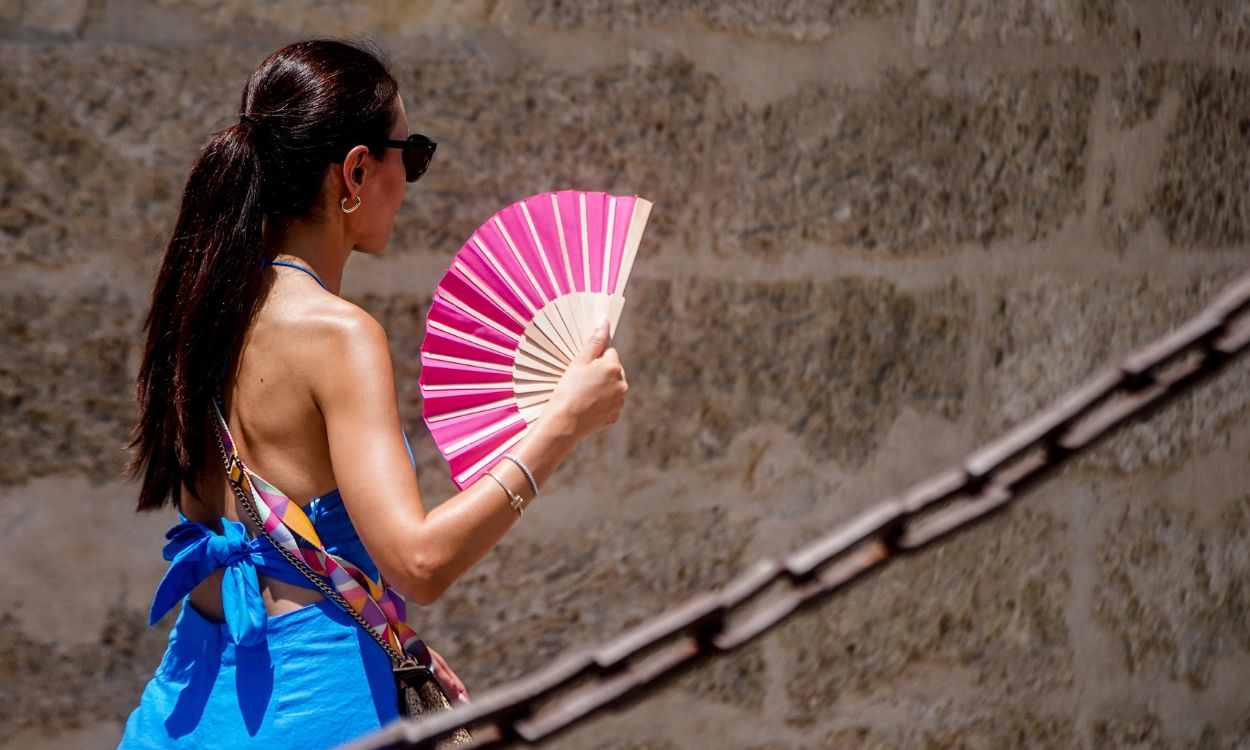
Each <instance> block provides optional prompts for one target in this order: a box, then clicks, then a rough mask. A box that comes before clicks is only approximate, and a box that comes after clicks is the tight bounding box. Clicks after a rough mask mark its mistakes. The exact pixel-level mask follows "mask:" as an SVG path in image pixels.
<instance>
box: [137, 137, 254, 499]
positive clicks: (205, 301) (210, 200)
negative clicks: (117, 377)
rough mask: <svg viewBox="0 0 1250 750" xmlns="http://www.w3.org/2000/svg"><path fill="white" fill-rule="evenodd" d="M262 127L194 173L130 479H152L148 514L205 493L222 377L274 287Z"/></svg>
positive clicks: (165, 285) (141, 384)
mask: <svg viewBox="0 0 1250 750" xmlns="http://www.w3.org/2000/svg"><path fill="white" fill-rule="evenodd" d="M251 130H252V126H251V125H249V124H247V123H240V124H238V125H235V126H234V127H231V128H227V129H225V130H223V131H220V132H218V133H216V134H214V135H213V137H212V138H211V139H210V140H209V142H208V143H207V144H206V145H205V146H204V147H203V149H201V151H200V155H199V158H198V159H197V160H196V162H195V165H194V166H193V167H192V168H191V174H190V176H189V177H188V178H187V185H186V189H185V190H183V194H182V206H181V208H180V209H179V211H178V220H177V222H176V223H175V225H174V232H173V235H172V237H171V238H170V240H169V244H168V245H167V246H166V248H165V257H164V260H163V261H162V263H161V269H160V272H159V273H158V275H157V278H156V286H155V289H154V291H153V294H152V307H151V309H150V310H149V312H148V316H147V320H146V322H145V323H144V328H145V329H146V330H147V334H148V340H147V347H146V349H145V350H144V356H143V363H142V365H141V366H140V369H139V380H138V384H137V386H136V389H135V395H136V398H137V400H138V402H139V410H140V414H141V417H140V420H139V422H138V424H137V425H136V426H135V429H134V430H133V438H132V439H131V441H130V443H128V445H127V447H129V448H135V449H136V450H135V452H134V453H133V454H132V456H131V459H130V462H129V463H128V464H127V466H126V472H127V473H128V474H129V475H130V476H138V475H139V474H140V473H142V475H143V486H142V488H141V490H140V492H139V504H138V509H139V510H141V511H143V510H156V509H159V508H161V507H162V506H164V505H165V503H166V502H168V501H171V500H172V502H173V503H174V504H175V505H177V504H178V503H179V502H180V501H181V499H182V487H183V485H184V484H185V485H186V486H187V487H189V488H191V491H192V493H193V494H194V492H195V489H194V488H195V485H196V481H195V479H196V477H197V476H199V474H200V473H201V472H202V470H203V468H204V460H205V451H204V446H205V438H206V437H207V434H208V433H207V428H208V426H209V422H208V419H207V416H208V409H209V404H210V401H209V399H210V398H212V397H213V386H214V385H215V383H216V381H217V376H218V371H219V368H220V367H221V366H222V364H224V363H225V362H227V361H228V359H229V358H230V357H231V355H232V354H233V353H234V352H235V351H237V350H238V348H239V345H240V344H241V342H242V338H243V334H244V332H245V331H246V330H247V327H248V325H249V323H250V322H251V318H252V315H253V314H254V313H255V311H256V308H257V306H258V302H259V301H260V298H261V293H262V291H263V286H264V279H265V277H264V274H263V273H262V271H261V261H262V258H263V255H262V250H261V227H262V221H263V214H262V210H261V203H260V183H261V175H260V165H259V160H258V158H257V152H256V148H255V145H254V142H253V136H254V133H252V132H251Z"/></svg>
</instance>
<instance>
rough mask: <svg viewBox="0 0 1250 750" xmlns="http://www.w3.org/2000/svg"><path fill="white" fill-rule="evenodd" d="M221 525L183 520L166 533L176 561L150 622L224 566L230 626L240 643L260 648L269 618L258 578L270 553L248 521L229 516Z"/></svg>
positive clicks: (224, 606)
mask: <svg viewBox="0 0 1250 750" xmlns="http://www.w3.org/2000/svg"><path fill="white" fill-rule="evenodd" d="M221 526H222V530H221V532H220V533H218V532H217V531H216V530H214V529H212V528H209V527H208V526H205V525H204V524H202V523H198V522H196V521H183V522H182V523H180V524H178V525H177V526H175V527H173V528H172V529H170V530H169V532H168V533H166V534H165V538H166V539H168V540H169V543H168V544H166V545H165V549H164V550H162V554H163V555H164V557H165V559H166V560H169V561H170V565H169V570H167V571H165V577H164V578H162V579H161V582H160V584H159V585H158V586H157V587H156V596H155V597H154V598H153V599H152V609H151V611H150V612H149V614H148V624H155V623H156V622H157V621H158V620H160V619H161V618H162V617H164V616H165V614H166V613H167V612H169V610H170V609H172V608H173V606H174V605H175V604H177V603H178V601H179V600H181V599H182V598H183V597H184V596H186V595H187V594H189V593H191V590H192V589H194V588H195V587H196V586H198V585H199V584H200V582H201V581H203V580H204V579H205V578H207V577H208V576H210V575H212V573H213V572H214V571H217V570H221V571H222V572H223V574H222V579H221V607H222V610H223V611H224V612H225V615H226V629H227V630H228V631H229V632H230V637H231V640H233V641H234V642H235V643H237V644H239V645H241V646H254V645H256V644H258V643H260V642H261V641H262V640H263V639H264V637H265V625H266V620H267V618H268V615H267V614H266V612H265V601H264V599H262V598H261V596H260V581H259V580H258V579H257V578H256V567H257V566H258V565H261V564H263V563H264V556H263V555H262V554H261V553H260V551H259V550H258V549H257V546H256V542H255V541H254V540H251V539H249V538H248V536H247V529H246V528H244V526H243V524H241V523H239V522H238V521H231V520H230V519H227V518H223V519H221Z"/></svg>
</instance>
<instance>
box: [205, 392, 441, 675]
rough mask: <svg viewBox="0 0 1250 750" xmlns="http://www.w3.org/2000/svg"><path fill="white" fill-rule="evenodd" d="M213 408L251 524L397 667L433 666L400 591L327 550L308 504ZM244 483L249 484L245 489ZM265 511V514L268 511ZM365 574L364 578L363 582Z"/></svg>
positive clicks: (237, 491) (222, 447)
mask: <svg viewBox="0 0 1250 750" xmlns="http://www.w3.org/2000/svg"><path fill="white" fill-rule="evenodd" d="M212 408H213V413H214V414H215V415H216V418H217V423H218V426H219V429H218V430H216V437H217V446H218V448H219V449H220V450H221V456H222V461H223V463H224V466H225V469H226V476H227V478H228V479H229V481H230V487H231V489H232V490H233V491H234V494H235V496H236V497H237V498H238V500H239V504H240V505H242V506H243V508H244V510H245V511H246V512H247V514H248V516H249V517H250V518H251V520H252V523H253V524H255V526H256V528H257V529H258V530H259V531H260V533H261V534H262V535H263V536H264V537H265V539H267V540H268V541H269V543H270V544H272V545H273V546H274V547H275V548H277V550H278V551H279V552H280V553H281V554H282V556H283V557H284V558H285V559H286V560H287V562H289V563H291V565H292V566H294V567H295V569H296V570H298V571H299V572H300V574H302V575H303V576H304V577H305V578H307V579H308V581H309V582H310V583H312V584H313V585H314V586H315V587H316V588H317V589H318V590H319V591H321V593H323V594H324V595H325V596H326V597H327V598H328V599H330V600H332V601H333V602H334V603H335V604H337V605H338V606H339V607H340V608H342V609H343V611H344V612H346V613H347V614H348V615H349V616H350V617H351V618H352V619H353V620H355V621H356V623H357V624H359V625H360V627H361V628H363V629H364V630H365V631H366V632H367V633H369V635H370V636H371V637H372V638H373V639H374V640H375V641H377V643H378V645H379V646H381V647H382V649H383V650H384V651H385V652H386V655H387V656H388V657H390V659H391V662H392V663H393V665H394V666H395V667H396V668H397V669H398V668H404V669H410V668H413V667H414V666H420V667H424V668H429V667H430V665H431V662H432V660H431V658H430V655H429V650H428V649H427V648H426V646H425V644H424V643H423V642H422V641H421V639H420V638H419V637H418V636H417V634H416V633H415V632H414V631H413V630H412V628H410V627H408V625H407V623H406V622H404V619H403V614H402V609H401V608H402V606H403V599H402V597H400V595H399V594H398V592H395V591H394V590H393V589H391V588H390V587H388V586H385V585H382V586H379V585H377V584H374V583H373V582H372V581H371V580H370V579H369V577H368V576H367V575H364V574H363V573H360V572H359V571H357V570H355V569H354V566H350V567H351V568H352V569H353V570H348V567H349V566H348V564H347V563H346V561H341V562H340V561H339V560H336V559H335V556H334V555H331V554H330V553H329V552H327V551H326V549H325V547H324V546H323V545H322V544H321V540H320V538H318V537H317V535H316V532H315V530H313V527H312V522H311V521H309V520H308V517H307V515H305V514H304V512H303V509H302V508H300V507H299V505H297V504H296V503H294V502H293V501H291V500H290V499H289V498H287V497H286V496H285V495H282V494H281V493H280V492H279V491H278V490H277V488H276V487H272V486H271V485H269V484H268V483H267V482H264V480H263V479H261V478H260V477H258V476H256V475H255V474H253V473H252V472H251V471H250V470H249V469H248V468H247V467H246V465H244V464H243V461H242V459H241V458H240V457H239V454H238V452H237V451H236V450H235V448H234V440H233V437H232V436H231V435H230V428H229V425H227V424H226V420H225V417H224V416H222V414H221V410H220V409H219V408H218V406H217V403H216V402H215V401H214V402H213V405H212ZM227 445H229V448H227ZM256 482H264V484H265V486H266V488H267V489H268V490H270V492H269V494H270V495H271V496H273V495H276V496H278V497H277V498H276V499H277V500H278V503H275V504H281V503H282V501H285V507H282V508H279V509H275V508H273V507H272V506H271V505H270V501H271V500H272V499H275V498H272V497H265V495H264V494H261V496H260V498H259V500H258V498H257V494H260V493H259V491H258V489H257V487H256V484H255V483H256ZM244 484H246V485H247V487H246V489H245V488H244ZM262 508H263V510H262ZM276 510H281V511H282V513H281V515H279V513H278V512H275V511H276ZM264 511H268V513H264ZM262 513H264V515H263V516H262ZM288 517H289V518H290V520H293V521H295V523H294V525H295V526H306V527H307V529H306V530H305V533H304V534H300V535H299V536H300V537H302V538H303V539H304V541H305V542H306V543H307V544H309V545H311V546H312V547H313V549H308V550H305V549H303V548H301V547H300V546H299V543H298V541H297V540H296V534H295V533H294V530H293V529H291V528H290V527H289V526H288V525H287V523H286V521H287V520H288ZM301 521H302V523H301ZM275 532H276V533H275ZM276 537H280V538H276ZM309 557H311V558H312V560H313V562H315V563H317V565H318V567H321V568H323V569H324V570H326V575H321V574H319V573H318V571H315V570H313V568H312V566H310V565H309V564H308V558H309ZM353 571H354V572H356V573H358V575H353ZM327 577H328V578H330V581H331V583H333V584H334V585H331V584H330V583H327V582H326V578H327ZM360 579H363V581H362V580H360ZM343 589H346V591H347V593H348V595H350V596H351V599H353V600H355V602H358V605H357V604H354V603H353V602H352V601H349V599H348V597H347V596H345V595H344V592H343ZM388 610H389V611H388ZM371 619H372V620H374V621H375V622H374V623H370V622H369V620H371Z"/></svg>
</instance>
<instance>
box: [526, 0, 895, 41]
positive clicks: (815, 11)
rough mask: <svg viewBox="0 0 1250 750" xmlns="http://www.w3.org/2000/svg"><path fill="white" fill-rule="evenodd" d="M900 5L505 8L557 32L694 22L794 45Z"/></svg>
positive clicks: (608, 3)
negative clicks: (783, 38)
mask: <svg viewBox="0 0 1250 750" xmlns="http://www.w3.org/2000/svg"><path fill="white" fill-rule="evenodd" d="M902 8H903V3H902V2H900V1H899V0H849V1H844V2H836V3H777V2H769V0H747V1H746V2H738V3H721V2H715V0H684V1H683V2H661V1H660V0H624V1H621V2H613V1H612V0H595V1H594V2H569V1H568V0H529V1H527V2H523V3H509V4H508V5H505V6H504V10H505V13H507V15H508V16H509V17H510V20H515V21H519V22H528V23H537V24H541V25H544V26H552V27H555V28H559V29H600V30H616V29H628V28H639V27H656V26H678V25H684V24H685V23H689V22H694V23H697V24H706V25H708V26H710V27H711V28H713V29H716V30H717V31H727V32H731V33H736V34H749V35H760V36H781V37H785V38H789V39H794V40H798V41H809V40H815V39H822V38H824V37H827V36H829V35H830V34H832V33H833V31H834V30H836V29H838V28H839V27H842V26H844V25H845V24H846V23H847V22H848V21H852V20H856V19H860V18H876V17H882V16H892V15H898V14H899V13H900V11H901V10H902Z"/></svg>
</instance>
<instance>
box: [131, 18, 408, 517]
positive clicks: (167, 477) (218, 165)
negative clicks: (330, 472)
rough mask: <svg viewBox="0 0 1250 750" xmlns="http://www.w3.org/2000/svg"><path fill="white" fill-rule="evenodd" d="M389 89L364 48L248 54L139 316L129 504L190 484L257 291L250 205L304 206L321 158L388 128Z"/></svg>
mask: <svg viewBox="0 0 1250 750" xmlns="http://www.w3.org/2000/svg"><path fill="white" fill-rule="evenodd" d="M398 90H399V86H398V84H397V83H396V81H395V78H394V77H393V76H392V75H391V73H390V71H389V70H388V67H387V64H386V62H385V59H384V58H383V56H382V55H381V54H380V53H379V52H378V51H377V50H376V49H372V48H370V47H366V46H365V45H363V44H357V43H350V42H343V41H337V40H329V39H314V40H310V41H303V42H297V43H295V44H291V45H289V46H287V47H283V48H282V49H280V50H278V51H277V52H274V53H273V54H272V55H270V56H269V57H268V58H267V59H266V60H265V61H264V62H263V63H261V65H260V67H259V68H257V69H256V72H255V73H252V75H251V77H250V78H248V81H247V85H246V86H244V87H243V97H242V101H241V103H240V121H239V122H238V123H237V124H235V125H233V126H231V127H228V128H226V129H225V130H221V131H219V132H217V133H214V134H213V135H212V136H211V137H210V138H209V140H208V143H206V144H205V145H204V146H203V148H201V149H200V153H199V157H198V158H197V159H196V161H195V164H194V165H193V166H192V167H191V173H190V176H189V177H188V178H187V185H186V188H185V189H184V190H183V193H182V206H181V208H179V210H178V219H177V222H176V223H175V225H174V230H173V234H172V235H171V237H170V239H169V244H168V245H167V246H166V247H165V257H164V259H163V260H162V261H161V267H160V271H159V272H158V273H157V276H156V285H155V288H154V289H153V292H152V306H151V308H150V310H149V312H148V315H147V320H146V322H145V323H144V329H145V330H146V331H147V346H146V348H145V349H144V352H143V363H142V365H141V367H140V369H139V377H138V383H137V385H136V388H135V393H136V398H137V399H138V402H139V409H140V415H139V419H138V422H137V423H136V424H135V426H134V428H133V429H132V431H131V434H132V438H131V440H130V442H129V443H127V445H126V447H127V448H128V449H132V454H131V457H130V460H129V462H128V463H127V464H126V468H125V473H126V475H127V476H129V477H132V478H136V477H138V476H140V475H142V477H143V486H142V489H141V490H140V492H139V508H138V509H139V510H141V511H143V510H156V509H158V508H161V507H163V506H165V505H166V504H167V503H172V504H174V505H177V504H178V503H180V502H181V500H182V487H183V485H184V484H185V485H186V486H187V487H188V488H191V492H192V493H193V494H194V493H195V492H196V489H195V487H196V483H197V482H196V480H197V478H198V477H199V475H200V474H201V472H202V470H203V468H204V462H205V458H206V456H205V455H204V446H205V445H206V443H205V440H206V438H207V436H208V434H209V433H208V432H207V430H208V429H210V424H212V423H210V421H209V420H210V416H211V415H210V404H211V402H210V399H211V398H213V395H214V391H215V387H216V384H217V380H218V377H219V372H220V371H221V368H222V367H223V365H224V363H225V362H227V361H228V360H230V359H233V357H234V355H235V354H236V353H237V352H238V350H239V349H240V348H241V346H242V342H243V337H244V334H245V333H246V332H247V329H248V327H249V326H250V325H251V322H252V318H253V316H254V314H255V312H256V309H257V308H258V307H259V303H260V301H261V299H262V297H263V295H264V293H265V291H266V289H265V283H266V282H265V278H266V276H265V273H264V270H263V262H264V257H265V256H264V253H263V251H262V248H261V227H262V219H263V217H264V216H304V215H308V214H310V213H312V212H315V211H317V210H318V206H319V202H320V198H321V191H322V185H323V179H324V177H325V174H326V169H327V168H328V167H329V165H331V164H336V163H342V161H343V159H344V158H345V157H346V154H347V152H348V151H349V150H350V149H351V148H352V147H353V146H355V145H357V144H368V145H369V147H370V149H371V150H372V152H373V154H374V155H375V156H381V154H382V151H381V147H380V146H374V145H372V144H376V143H378V142H379V141H382V140H384V139H386V138H389V137H390V133H391V129H392V128H393V127H394V124H395V118H396V117H397V115H398V112H397V110H396V109H395V107H394V100H395V96H396V94H397V93H398ZM211 429H216V427H215V424H214V425H213V426H212V428H211Z"/></svg>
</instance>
